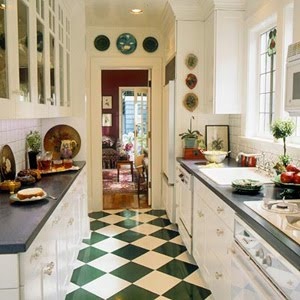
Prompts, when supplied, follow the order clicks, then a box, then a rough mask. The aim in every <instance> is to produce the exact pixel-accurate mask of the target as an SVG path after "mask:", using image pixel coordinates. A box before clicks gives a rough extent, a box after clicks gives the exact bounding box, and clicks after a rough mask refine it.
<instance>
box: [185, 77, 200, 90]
mask: <svg viewBox="0 0 300 300" xmlns="http://www.w3.org/2000/svg"><path fill="white" fill-rule="evenodd" d="M197 81H198V80H197V77H196V75H194V74H191V73H190V74H188V75H187V77H186V79H185V83H186V85H187V86H188V87H189V88H190V89H193V88H194V87H195V86H196V85H197Z"/></svg>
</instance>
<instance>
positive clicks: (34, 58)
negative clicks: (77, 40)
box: [0, 0, 72, 119]
mask: <svg viewBox="0 0 300 300" xmlns="http://www.w3.org/2000/svg"><path fill="white" fill-rule="evenodd" d="M2 2H3V3H5V2H6V3H7V5H6V6H5V7H3V8H1V6H0V68H1V70H0V71H1V72H0V101H1V105H3V108H4V109H3V110H2V111H1V112H0V118H6V119H7V118H48V117H61V116H70V115H71V113H72V111H71V95H70V94H71V92H70V90H71V89H70V56H71V47H70V35H71V25H70V18H69V15H68V14H69V9H68V8H67V7H66V5H65V2H64V1H63V0H11V1H0V5H1V3H2Z"/></svg>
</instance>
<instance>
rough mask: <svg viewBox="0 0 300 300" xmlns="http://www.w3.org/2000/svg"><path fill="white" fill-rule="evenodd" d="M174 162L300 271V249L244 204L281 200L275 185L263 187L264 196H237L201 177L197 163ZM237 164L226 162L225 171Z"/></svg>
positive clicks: (261, 194) (280, 189)
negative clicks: (265, 200) (264, 200)
mask: <svg viewBox="0 0 300 300" xmlns="http://www.w3.org/2000/svg"><path fill="white" fill-rule="evenodd" d="M177 161H178V162H179V163H180V164H181V165H182V166H183V167H184V168H185V169H186V170H187V171H189V172H190V173H192V174H193V175H194V176H195V177H196V178H197V179H199V180H200V181H201V182H203V183H204V184H205V185H206V186H207V187H208V188H209V189H210V190H212V191H213V192H214V193H215V194H217V195H218V196H219V197H220V198H221V199H222V200H223V201H224V202H226V203H227V204H228V205H229V206H230V207H231V208H232V209H233V210H234V211H235V212H236V213H237V215H238V216H239V217H240V218H242V219H243V220H244V221H245V222H246V223H247V224H248V225H249V226H251V227H252V228H253V229H254V230H255V231H256V232H257V233H258V234H259V235H260V236H261V237H262V238H264V239H265V240H266V241H267V242H268V243H269V244H270V245H271V246H272V247H273V248H274V249H276V250H277V251H278V252H279V253H280V254H281V255H282V256H284V257H285V258H286V259H287V260H288V261H290V262H291V263H292V264H293V265H294V266H295V267H296V268H297V269H298V270H300V246H299V244H297V242H296V241H294V240H292V239H291V238H289V237H288V236H287V235H285V234H284V233H283V232H281V231H280V230H278V229H277V228H276V227H275V226H273V225H272V224H271V223H269V222H268V221H266V220H265V219H264V218H262V217H261V216H259V215H258V214H257V213H256V212H254V211H253V210H252V209H250V208H249V207H247V206H246V205H245V204H244V203H243V202H244V201H259V200H263V197H268V198H271V199H281V197H280V193H281V192H282V191H283V189H282V188H280V187H276V186H274V184H265V185H264V190H263V192H260V193H258V194H257V195H251V196H250V195H240V194H237V193H233V192H232V188H231V186H223V185H218V184H216V183H215V182H214V181H212V180H210V179H209V178H208V177H207V176H205V175H204V174H203V173H201V172H199V168H198V166H197V165H196V164H195V162H199V160H184V159H181V158H178V159H177ZM237 166H238V165H237V163H236V162H235V160H233V159H230V158H229V159H228V158H226V159H225V161H224V167H237Z"/></svg>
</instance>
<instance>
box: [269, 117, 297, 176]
mask: <svg viewBox="0 0 300 300" xmlns="http://www.w3.org/2000/svg"><path fill="white" fill-rule="evenodd" d="M294 130H295V123H294V122H293V121H292V120H277V121H275V122H274V123H273V124H272V125H271V131H272V135H273V137H274V138H275V139H282V140H283V155H279V162H277V163H276V165H275V166H274V169H276V171H277V172H282V171H284V170H285V167H286V166H287V165H288V164H289V163H290V162H291V158H290V156H289V155H287V154H286V138H287V137H288V136H291V135H292V134H293V132H294Z"/></svg>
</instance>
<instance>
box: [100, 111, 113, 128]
mask: <svg viewBox="0 0 300 300" xmlns="http://www.w3.org/2000/svg"><path fill="white" fill-rule="evenodd" d="M102 126H103V127H111V126H112V114H102Z"/></svg>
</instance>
